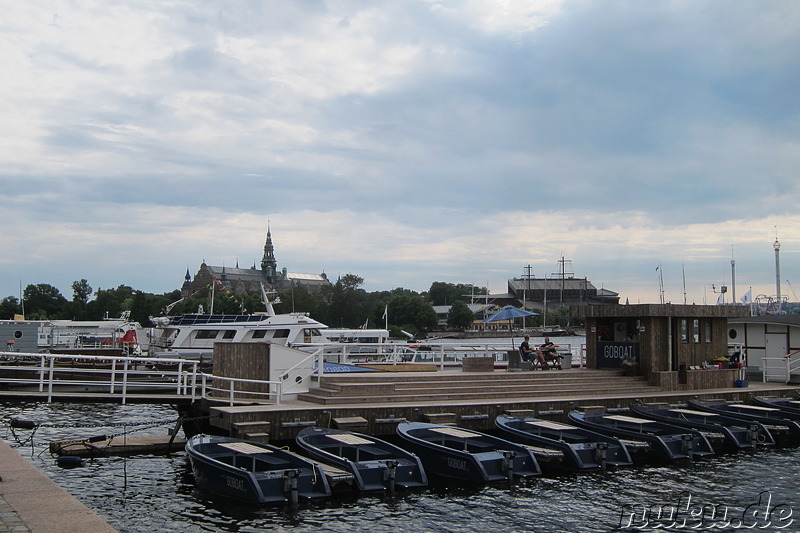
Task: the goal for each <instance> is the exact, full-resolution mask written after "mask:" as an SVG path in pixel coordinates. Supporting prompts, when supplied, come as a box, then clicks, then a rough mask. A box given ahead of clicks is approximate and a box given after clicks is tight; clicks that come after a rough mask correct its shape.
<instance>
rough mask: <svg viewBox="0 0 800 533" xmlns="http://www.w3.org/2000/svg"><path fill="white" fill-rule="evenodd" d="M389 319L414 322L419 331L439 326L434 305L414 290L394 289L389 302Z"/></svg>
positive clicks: (398, 322)
mask: <svg viewBox="0 0 800 533" xmlns="http://www.w3.org/2000/svg"><path fill="white" fill-rule="evenodd" d="M387 308H388V316H389V321H390V322H391V323H392V324H413V325H414V326H415V327H416V329H417V330H419V331H427V330H430V329H433V328H435V327H436V326H437V323H438V319H437V318H436V311H434V310H433V306H431V304H430V303H428V302H426V301H425V300H424V299H423V298H422V296H421V295H420V294H418V293H416V292H414V291H411V290H408V289H403V288H398V289H395V290H394V291H392V293H391V296H390V297H389V301H388V304H387Z"/></svg>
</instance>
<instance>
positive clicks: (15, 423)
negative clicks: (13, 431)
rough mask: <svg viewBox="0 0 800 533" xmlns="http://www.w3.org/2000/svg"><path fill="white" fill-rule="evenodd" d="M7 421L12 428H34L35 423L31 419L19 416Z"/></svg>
mask: <svg viewBox="0 0 800 533" xmlns="http://www.w3.org/2000/svg"><path fill="white" fill-rule="evenodd" d="M9 423H10V424H11V427H12V428H20V429H34V428H35V427H36V425H37V424H36V422H34V421H33V420H22V419H19V418H12V419H11V421H10V422H9Z"/></svg>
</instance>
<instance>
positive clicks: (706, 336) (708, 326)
mask: <svg viewBox="0 0 800 533" xmlns="http://www.w3.org/2000/svg"><path fill="white" fill-rule="evenodd" d="M705 326H706V329H705V332H704V335H703V338H704V339H705V341H706V342H711V321H710V320H706V323H705Z"/></svg>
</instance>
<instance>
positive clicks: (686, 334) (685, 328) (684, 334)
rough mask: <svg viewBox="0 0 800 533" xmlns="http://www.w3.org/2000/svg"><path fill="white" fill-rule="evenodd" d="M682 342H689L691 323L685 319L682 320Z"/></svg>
mask: <svg viewBox="0 0 800 533" xmlns="http://www.w3.org/2000/svg"><path fill="white" fill-rule="evenodd" d="M681 342H683V343H688V342H689V322H688V321H687V320H686V319H685V318H683V319H681Z"/></svg>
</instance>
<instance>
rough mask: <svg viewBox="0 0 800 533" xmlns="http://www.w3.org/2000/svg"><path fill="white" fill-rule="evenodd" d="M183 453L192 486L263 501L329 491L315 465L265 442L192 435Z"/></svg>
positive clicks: (323, 494)
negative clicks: (187, 461) (186, 458)
mask: <svg viewBox="0 0 800 533" xmlns="http://www.w3.org/2000/svg"><path fill="white" fill-rule="evenodd" d="M186 454H187V455H188V457H189V463H190V464H191V467H192V473H193V474H194V479H195V483H197V486H198V487H200V488H201V489H204V490H207V491H208V492H211V493H213V494H217V495H219V496H225V497H228V498H235V499H237V500H242V501H246V502H251V503H259V504H264V503H284V502H289V503H296V502H297V501H298V500H300V499H312V498H324V497H326V496H330V494H331V489H330V487H329V486H328V480H327V478H326V477H325V473H324V472H323V470H322V468H321V467H320V466H319V465H318V464H316V463H314V462H312V461H309V460H308V459H306V458H305V457H301V456H299V455H297V454H294V453H292V452H289V451H286V450H283V449H281V448H277V447H275V446H271V445H269V444H262V443H258V442H250V441H243V440H239V439H233V438H230V437H220V436H210V435H195V436H194V437H192V438H191V439H189V440H188V441H187V443H186Z"/></svg>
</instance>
